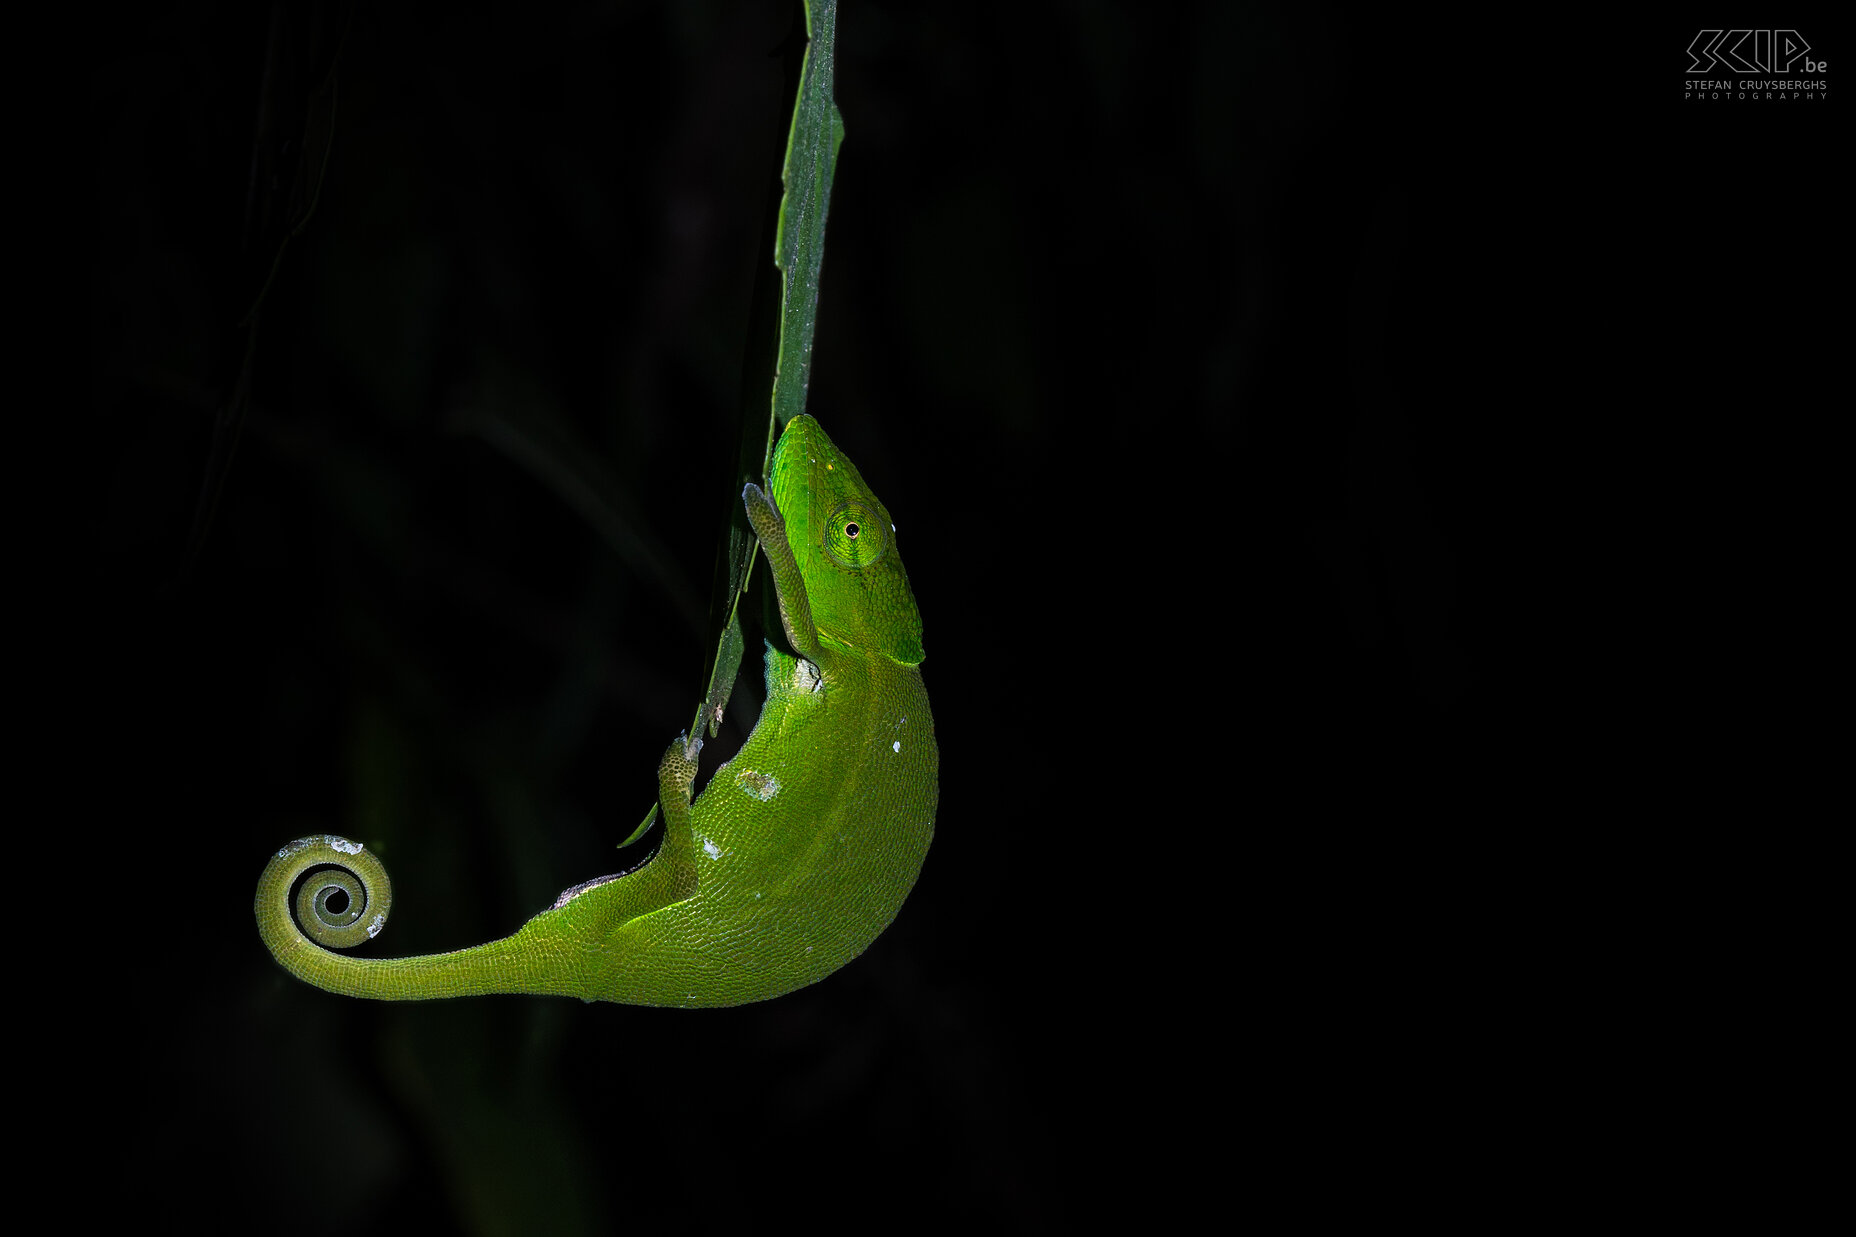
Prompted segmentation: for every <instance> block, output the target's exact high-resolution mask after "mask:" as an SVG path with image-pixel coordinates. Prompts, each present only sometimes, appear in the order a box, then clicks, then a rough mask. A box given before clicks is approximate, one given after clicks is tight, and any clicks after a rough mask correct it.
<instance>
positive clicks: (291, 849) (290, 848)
mask: <svg viewBox="0 0 1856 1237" xmlns="http://www.w3.org/2000/svg"><path fill="white" fill-rule="evenodd" d="M314 841H315V839H314V838H298V839H297V840H296V841H294V842H291V843H289V844H288V845H286V846H285V847H284V848H283V849H282V850H280V851H278V852H277V857H278V858H279V859H288V858H289V857H290V856H292V855H294V854H296V853H297V852H298V851H300V850H305V849H307V848H308V847H309V846H310V845H311V844H312V843H313V842H314Z"/></svg>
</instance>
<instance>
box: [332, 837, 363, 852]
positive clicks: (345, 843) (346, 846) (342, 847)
mask: <svg viewBox="0 0 1856 1237" xmlns="http://www.w3.org/2000/svg"><path fill="white" fill-rule="evenodd" d="M323 837H324V839H325V840H326V841H327V842H328V844H329V845H330V846H332V847H334V848H335V849H336V850H339V851H340V852H341V853H342V854H344V855H358V854H360V853H361V849H362V848H361V844H360V843H359V842H350V841H349V840H348V839H347V838H338V837H336V836H335V835H334V834H333V833H328V834H324V835H323Z"/></svg>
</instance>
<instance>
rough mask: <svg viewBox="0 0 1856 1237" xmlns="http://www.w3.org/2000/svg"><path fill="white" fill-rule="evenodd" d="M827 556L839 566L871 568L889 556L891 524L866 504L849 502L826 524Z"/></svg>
mask: <svg viewBox="0 0 1856 1237" xmlns="http://www.w3.org/2000/svg"><path fill="white" fill-rule="evenodd" d="M825 553H827V554H829V555H830V556H831V561H832V562H834V563H836V564H838V566H840V567H849V568H851V569H852V570H853V571H856V570H860V569H862V568H864V567H868V566H870V565H871V564H872V563H875V562H876V561H877V560H879V559H881V558H882V557H883V556H884V555H885V554H888V553H889V525H887V524H885V523H884V522H883V520H882V517H880V516H879V515H877V513H876V512H874V511H872V510H871V509H870V508H869V507H867V506H865V505H864V504H863V503H860V502H858V501H857V500H856V499H854V498H853V499H848V500H846V501H845V502H842V503H839V504H838V509H837V510H836V511H833V512H832V513H831V518H830V519H829V520H827V521H825Z"/></svg>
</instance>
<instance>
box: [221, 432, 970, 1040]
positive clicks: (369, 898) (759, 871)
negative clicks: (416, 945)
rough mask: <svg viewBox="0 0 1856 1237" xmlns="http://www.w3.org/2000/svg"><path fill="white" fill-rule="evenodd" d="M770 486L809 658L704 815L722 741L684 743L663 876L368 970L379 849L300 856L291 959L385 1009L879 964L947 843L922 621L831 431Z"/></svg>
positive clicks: (284, 886)
mask: <svg viewBox="0 0 1856 1237" xmlns="http://www.w3.org/2000/svg"><path fill="white" fill-rule="evenodd" d="M769 482H770V489H771V491H772V498H771V501H770V500H769V498H768V496H767V495H765V494H763V493H762V491H761V490H760V489H759V488H758V487H756V486H754V485H751V484H750V485H748V486H747V487H745V488H744V490H743V491H742V500H743V502H744V503H745V504H746V506H747V512H748V518H749V520H750V522H751V523H752V524H753V526H754V531H755V535H756V536H757V537H758V539H759V541H760V544H761V547H762V549H763V550H764V551H765V552H766V554H767V559H768V564H769V566H770V567H771V569H772V575H773V579H774V585H775V589H776V591H777V594H778V599H779V609H780V617H781V621H782V625H783V627H784V628H785V634H786V638H787V643H788V645H789V646H790V649H791V651H790V652H788V651H787V650H784V649H779V648H776V647H775V646H774V645H773V644H772V643H769V644H768V645H767V656H766V674H767V702H766V705H765V707H764V708H763V709H762V710H761V715H760V720H759V721H758V722H757V723H756V724H755V726H754V730H753V733H752V734H750V735H749V736H748V740H747V742H746V744H745V745H744V746H743V747H742V748H741V751H740V752H739V753H738V754H737V755H736V756H735V758H734V759H733V760H731V761H730V762H728V763H727V764H725V765H723V766H722V767H721V768H720V769H718V770H716V772H715V775H714V776H713V777H712V778H711V779H710V781H709V784H708V785H707V786H706V787H705V788H704V789H703V793H702V795H701V796H700V797H698V798H697V799H696V801H695V803H694V804H691V802H690V797H689V796H690V788H691V783H692V780H693V778H694V776H695V772H696V755H697V753H698V751H700V749H701V746H702V744H701V740H700V739H696V740H693V741H692V740H688V739H686V738H684V737H683V736H679V737H678V738H677V740H676V741H675V742H673V743H672V744H671V746H670V749H669V751H667V752H666V753H665V754H664V759H663V762H662V763H661V764H660V765H659V767H658V789H659V803H660V804H661V807H662V810H663V813H664V824H665V833H664V840H663V844H662V845H661V847H660V848H659V850H658V853H657V855H656V856H655V857H654V858H652V860H651V861H650V862H649V863H647V864H645V865H644V866H643V867H641V868H638V869H637V870H635V871H632V872H628V873H624V874H621V875H617V876H610V877H604V878H601V879H599V880H594V881H588V882H586V883H585V884H583V885H577V886H575V887H573V888H572V889H569V890H567V891H566V892H564V893H562V894H561V896H560V897H559V898H558V899H557V900H556V901H555V904H554V905H553V906H552V907H550V908H549V909H547V910H544V911H542V912H541V913H540V914H538V915H536V916H535V917H534V918H533V919H531V920H529V921H528V923H527V924H525V925H523V927H522V928H521V929H520V930H519V931H517V932H516V933H515V934H514V935H512V936H508V937H505V938H504V939H502V940H499V941H491V942H489V943H488V944H484V945H478V946H475V947H473V948H470V949H461V950H458V951H457V952H455V953H446V954H430V955H425V956H421V957H413V958H387V959H382V958H359V957H355V956H352V955H342V954H337V953H333V952H331V951H330V950H329V949H328V948H324V946H323V945H322V944H319V943H318V940H321V941H325V942H327V943H328V944H329V945H332V946H334V947H335V948H348V947H349V946H351V945H354V944H357V943H359V942H360V941H363V940H366V939H368V938H369V937H371V936H373V935H374V934H376V933H377V932H378V931H379V930H380V927H381V926H382V925H383V924H384V923H385V915H386V911H387V907H388V904H389V903H390V901H391V892H390V887H389V885H388V883H387V878H386V872H385V870H384V869H383V868H382V867H381V865H380V863H379V861H378V860H377V859H375V858H374V857H373V856H372V855H370V854H368V853H367V851H366V850H365V849H363V848H362V847H361V846H360V845H359V844H358V843H355V842H349V841H346V840H345V839H342V838H338V837H315V838H303V839H299V840H298V841H295V842H292V843H290V844H289V845H288V846H286V847H284V848H283V849H282V850H281V851H279V852H278V853H277V855H276V856H275V857H274V858H272V860H271V861H270V863H269V865H268V866H266V868H265V870H264V874H263V876H262V877H261V878H260V879H259V881H258V893H257V904H256V909H257V917H258V931H259V933H260V934H261V935H262V936H263V938H264V942H265V944H266V945H267V946H269V947H270V950H271V953H272V954H273V955H274V956H275V957H276V959H277V961H278V962H280V963H281V964H282V965H283V966H284V967H285V968H286V969H288V970H289V971H290V972H292V973H293V974H295V975H296V976H297V977H298V978H300V979H303V980H305V981H307V982H309V983H312V984H315V985H317V986H318V987H322V988H326V989H328V990H329V991H331V992H339V993H344V994H347V995H350V996H363V997H378V998H381V999H386V1000H420V999H426V998H432V997H449V996H471V995H479V994H484V993H495V992H523V993H554V994H559V995H564V996H577V997H581V998H583V999H585V1000H588V1001H596V1000H598V1001H617V1002H621V1003H624V1004H632V1005H674V1006H711V1005H739V1004H744V1003H746V1002H749V1001H760V1000H766V999H767V998H769V997H775V996H779V995H781V994H782V993H786V992H790V991H792V990H793V989H795V988H799V987H803V986H804V985H806V984H810V983H814V982H816V981H818V980H820V979H823V978H824V977H825V976H827V975H829V974H831V972H833V971H835V970H837V969H838V968H839V967H841V966H843V965H844V964H845V963H846V962H849V961H850V960H851V959H852V958H855V957H856V956H857V955H858V954H860V953H862V952H863V950H864V948H865V947H866V946H868V945H869V944H870V942H871V941H873V940H875V939H876V937H877V935H878V934H879V933H880V932H882V931H883V929H884V928H886V927H888V926H889V923H890V921H891V920H893V919H894V918H895V916H896V912H897V911H898V910H899V909H900V908H901V906H902V902H903V899H904V898H906V897H907V896H908V893H909V890H910V889H911V888H912V887H913V886H914V884H915V878H916V876H917V874H918V873H919V872H920V870H921V865H922V860H923V858H924V856H925V855H926V854H927V852H928V844H929V842H930V840H931V839H932V838H933V836H934V813H935V804H936V799H937V795H938V788H937V783H936V776H937V771H938V768H939V754H938V752H937V751H936V748H935V741H934V719H933V716H932V715H931V714H930V713H929V711H928V695H927V692H926V691H925V690H924V689H923V687H922V677H921V671H920V669H919V665H920V663H921V660H922V643H921V617H920V614H919V612H918V611H917V609H916V605H915V598H914V595H913V594H912V593H911V592H910V591H909V583H908V576H907V574H906V573H905V572H904V570H903V567H902V559H901V556H900V555H899V554H898V553H897V551H896V543H895V529H894V526H893V525H892V523H891V522H890V518H889V512H888V510H887V509H886V508H885V507H884V506H883V504H882V503H881V502H879V501H878V500H877V498H876V495H874V494H872V493H871V492H870V489H869V487H868V486H866V485H865V484H864V481H863V478H862V477H861V476H860V475H859V474H858V472H857V469H856V468H855V467H854V466H853V465H852V464H851V462H850V461H849V460H848V459H846V458H845V457H844V455H843V454H842V453H841V452H840V451H838V449H837V448H836V447H835V446H833V445H832V442H831V440H830V439H829V438H827V437H826V436H825V433H824V431H823V430H821V429H820V428H819V426H818V423H817V422H816V421H814V420H813V419H812V418H811V417H808V416H798V417H794V418H793V419H792V421H791V422H789V423H788V425H787V427H786V430H785V432H784V433H783V434H782V435H781V437H780V441H779V445H778V446H777V447H776V449H775V452H774V459H773V467H772V471H771V472H770V474H769ZM293 906H294V908H295V911H296V914H295V915H294V916H293V914H292V909H293ZM312 936H313V937H315V938H316V939H312Z"/></svg>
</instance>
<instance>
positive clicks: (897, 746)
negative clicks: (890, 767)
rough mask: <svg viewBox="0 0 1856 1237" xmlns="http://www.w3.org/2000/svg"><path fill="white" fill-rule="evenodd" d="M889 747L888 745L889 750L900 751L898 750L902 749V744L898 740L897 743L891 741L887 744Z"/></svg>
mask: <svg viewBox="0 0 1856 1237" xmlns="http://www.w3.org/2000/svg"><path fill="white" fill-rule="evenodd" d="M889 747H890V750H891V751H894V752H900V751H901V750H902V744H901V743H899V742H898V743H891V744H890V745H889Z"/></svg>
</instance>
